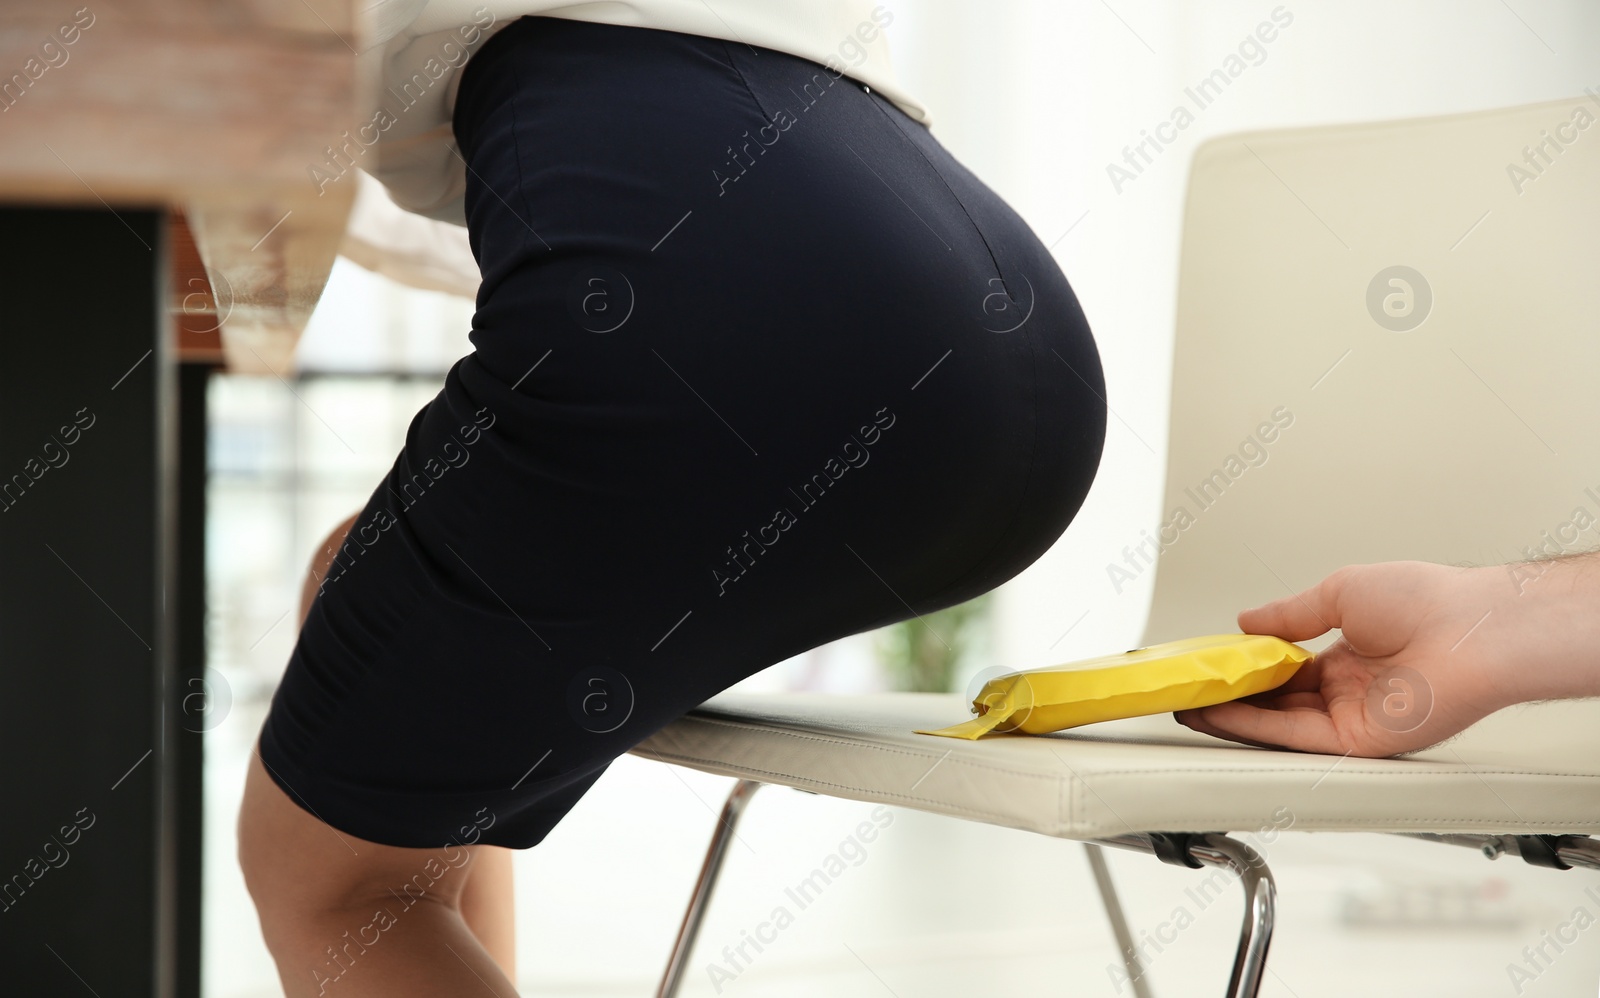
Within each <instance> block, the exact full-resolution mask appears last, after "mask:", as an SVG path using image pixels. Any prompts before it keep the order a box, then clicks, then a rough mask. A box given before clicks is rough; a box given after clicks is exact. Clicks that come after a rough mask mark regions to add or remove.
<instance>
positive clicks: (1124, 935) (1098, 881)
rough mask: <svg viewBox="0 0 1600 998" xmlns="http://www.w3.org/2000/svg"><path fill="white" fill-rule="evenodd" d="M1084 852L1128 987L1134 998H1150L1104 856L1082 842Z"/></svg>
mask: <svg viewBox="0 0 1600 998" xmlns="http://www.w3.org/2000/svg"><path fill="white" fill-rule="evenodd" d="M1083 851H1084V852H1086V853H1088V855H1089V869H1090V870H1092V871H1093V872H1094V885H1095V887H1097V888H1099V890H1100V901H1101V903H1102V904H1104V905H1105V908H1106V921H1108V922H1110V923H1111V934H1112V935H1113V936H1115V937H1116V940H1117V949H1118V950H1119V951H1120V952H1121V953H1122V966H1123V968H1124V969H1126V970H1127V972H1128V983H1129V984H1131V985H1133V998H1153V996H1152V995H1151V993H1150V982H1149V981H1146V980H1145V979H1144V966H1143V965H1142V964H1141V963H1140V962H1139V951H1138V950H1137V949H1135V948H1134V945H1133V933H1131V932H1129V931H1128V919H1127V916H1126V915H1124V914H1123V913H1122V902H1121V901H1120V900H1118V898H1117V886H1116V884H1114V883H1112V882H1111V868H1110V867H1109V866H1107V865H1106V857H1105V854H1104V853H1103V852H1102V851H1101V849H1100V847H1099V846H1097V845H1095V844H1094V843H1093V842H1085V843H1084V844H1083Z"/></svg>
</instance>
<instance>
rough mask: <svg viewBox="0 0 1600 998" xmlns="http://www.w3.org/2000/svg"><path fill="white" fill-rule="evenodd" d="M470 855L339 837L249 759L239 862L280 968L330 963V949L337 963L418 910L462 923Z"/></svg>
mask: <svg viewBox="0 0 1600 998" xmlns="http://www.w3.org/2000/svg"><path fill="white" fill-rule="evenodd" d="M471 850H472V847H446V848H442V849H405V848H400V847H396V846H387V845H382V844H379V843H376V842H369V841H367V840H365V839H361V838H356V837H355V836H352V835H349V834H347V833H344V832H340V831H338V830H337V829H335V828H333V827H332V826H330V825H327V824H325V823H323V822H322V821H321V820H319V819H318V818H316V817H315V816H313V815H312V814H310V813H309V812H307V811H306V810H305V809H303V808H301V807H300V806H299V805H297V804H296V803H295V802H294V801H292V800H291V799H290V798H289V796H288V795H287V794H286V793H284V791H283V789H282V788H281V787H279V786H278V784H277V783H276V782H274V781H273V780H272V779H271V778H270V777H269V776H268V775H267V773H266V770H265V768H264V766H263V763H262V761H261V758H260V756H259V755H256V754H252V755H251V758H250V769H249V773H248V775H247V776H246V779H245V794H244V802H243V804H242V805H241V807H240V810H239V826H238V859H239V866H240V869H241V870H242V871H243V873H244V881H245V887H246V888H247V889H248V890H249V892H250V896H251V899H252V900H253V901H254V902H255V905H256V911H257V913H258V915H259V916H260V920H261V930H262V934H263V936H264V937H265V938H266V942H267V948H268V949H269V950H270V951H271V952H272V955H273V957H274V959H276V960H277V961H279V963H280V965H281V964H284V963H286V962H293V963H296V964H303V963H305V962H306V961H308V960H312V959H313V958H314V959H315V960H316V961H322V960H325V959H327V958H329V954H328V953H327V952H326V950H328V949H329V948H330V947H332V948H333V950H334V954H335V955H336V954H337V953H338V952H339V948H340V947H344V946H350V945H352V944H354V945H356V946H357V947H358V948H361V947H362V946H371V945H372V944H373V941H374V940H376V939H377V938H379V937H381V936H382V935H383V934H385V933H386V932H387V930H388V929H389V928H391V927H392V926H393V925H394V924H396V923H397V922H398V921H400V920H401V919H406V920H407V921H408V922H411V921H416V920H417V918H418V915H417V914H415V913H417V912H433V913H435V914H438V913H440V912H441V911H442V912H448V913H450V914H451V915H452V916H454V917H459V915H460V911H461V895H462V888H463V886H464V884H465V882H466V879H467V871H468V869H469V868H470V865H471V860H472V858H473V852H472V851H471ZM408 912H411V913H413V914H411V915H410V916H409V917H408V915H407V913H408ZM364 936H365V937H367V938H366V939H365V940H364V941H363V937H364Z"/></svg>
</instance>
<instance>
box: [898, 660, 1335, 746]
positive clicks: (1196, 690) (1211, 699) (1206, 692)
mask: <svg viewBox="0 0 1600 998" xmlns="http://www.w3.org/2000/svg"><path fill="white" fill-rule="evenodd" d="M1310 658H1311V652H1309V651H1306V650H1305V649H1304V648H1301V647H1300V646H1299V645H1297V644H1291V643H1290V642H1288V641H1285V640H1283V639H1282V638H1275V637H1269V636H1267V635H1260V634H1213V635H1209V636H1206V637H1199V638H1185V639H1184V640H1182V641H1169V642H1167V643H1166V644H1159V645H1151V646H1150V647H1148V648H1140V649H1137V650H1135V651H1130V652H1124V653H1123V654H1121V655H1106V656H1103V657H1101V658H1091V659H1086V660H1084V661H1082V662H1073V663H1070V664H1068V665H1063V666H1057V667H1056V668H1052V669H1041V670H1038V671H1034V672H1013V673H1009V674H1007V675H1004V676H999V677H996V678H995V679H991V680H989V681H988V682H987V683H985V684H984V685H983V688H982V689H981V690H979V691H978V695H977V697H976V698H975V699H974V700H973V701H972V709H973V710H974V711H976V712H977V714H978V716H977V717H974V718H972V719H971V720H969V721H964V722H962V723H960V724H956V725H952V726H950V727H948V728H940V729H938V730H936V731H925V730H920V729H919V730H918V731H917V734H919V735H943V736H945V737H947V738H966V739H969V740H971V739H978V738H981V737H983V736H984V735H986V734H989V733H991V732H997V731H998V732H1022V733H1023V734H1029V735H1042V734H1046V733H1048V732H1051V731H1061V730H1063V729H1065V728H1075V727H1077V726H1078V725H1080V724H1092V723H1094V722H1096V721H1113V720H1116V719H1118V718H1123V717H1139V716H1142V715H1144V714H1164V713H1168V712H1170V711H1175V710H1188V709H1189V708H1192V707H1209V706H1211V705H1212V704H1217V703H1226V702H1227V701H1229V700H1237V699H1239V698H1240V697H1246V696H1250V695H1251V694H1253V693H1264V692H1266V691H1267V690H1270V689H1275V688H1277V687H1279V686H1282V685H1283V684H1284V683H1286V682H1288V681H1289V677H1291V676H1293V675H1294V674H1295V672H1296V671H1297V670H1298V669H1299V668H1300V666H1301V665H1302V664H1303V663H1305V662H1307V661H1309V660H1310Z"/></svg>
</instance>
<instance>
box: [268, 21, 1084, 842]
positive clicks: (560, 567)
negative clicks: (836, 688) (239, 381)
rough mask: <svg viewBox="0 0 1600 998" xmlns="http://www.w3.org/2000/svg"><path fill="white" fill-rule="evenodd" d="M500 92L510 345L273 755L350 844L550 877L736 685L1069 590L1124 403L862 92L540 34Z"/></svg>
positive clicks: (1058, 293) (937, 172)
mask: <svg viewBox="0 0 1600 998" xmlns="http://www.w3.org/2000/svg"><path fill="white" fill-rule="evenodd" d="M463 73H464V75H463V78H462V80H461V87H460V91H459V97H458V101H457V106H456V110H455V121H454V126H455V133H456V138H457V141H458V143H459V146H460V149H461V153H462V156H463V158H464V159H465V161H466V163H467V176H468V188H467V195H466V197H467V200H466V209H467V221H468V229H469V232H470V235H471V243H472V249H473V252H474V254H475V255H476V257H477V260H478V264H479V267H480V269H481V271H482V275H483V284H482V287H481V289H480V291H479V294H478V300H477V313H476V316H475V317H474V320H473V331H472V337H471V338H472V343H473V345H474V348H475V349H474V352H473V353H472V354H470V355H469V356H467V357H464V358H462V359H461V360H460V361H459V362H457V363H456V364H455V365H454V366H453V367H452V368H451V370H450V372H449V375H448V378H447V379H446V382H445V386H444V388H443V390H442V391H441V392H440V393H439V395H438V396H437V397H436V398H434V399H433V400H432V401H430V402H429V403H428V404H427V405H426V406H425V407H424V408H423V409H422V411H420V412H418V413H417V414H416V416H415V417H414V418H413V420H412V421H411V424H410V427H409V430H408V432H407V435H406V442H405V447H404V449H403V450H402V452H401V453H400V455H399V456H398V457H397V458H396V459H395V463H394V466H393V469H392V470H391V471H390V472H389V474H388V476H387V477H386V478H385V479H384V481H383V482H382V483H381V484H380V485H379V486H378V487H377V488H376V489H375V490H374V491H373V493H372V497H371V499H370V500H369V501H368V502H367V505H366V507H365V509H363V510H362V512H361V513H360V515H359V517H358V519H357V520H356V523H355V526H354V528H353V529H352V530H351V532H350V535H349V538H348V540H347V541H346V543H345V545H344V548H343V550H342V551H341V552H340V554H339V556H338V558H337V559H336V561H335V563H334V565H333V566H332V568H331V569H330V571H329V572H328V574H327V576H326V578H325V579H324V581H323V583H322V587H321V591H320V593H319V595H318V596H317V598H316V600H315V603H314V605H313V607H312V609H311V612H310V616H309V617H308V618H307V620H306V622H305V625H304V628H303V630H302V631H301V634H300V637H299V641H298V643H297V644H296V646H295V649H294V653H293V656H292V657H291V659H290V661H289V665H288V669H287V672H286V674H285V675H284V678H283V681H282V684H281V685H280V686H279V688H278V690H277V692H276V694H275V696H274V698H273V701H272V707H271V711H270V713H269V715H268V717H267V720H266V723H265V726H264V728H263V731H262V733H261V736H260V741H259V750H260V754H261V758H262V760H263V761H264V762H265V763H266V767H267V771H268V773H269V774H270V775H271V776H272V778H273V779H274V780H275V781H276V782H277V783H278V784H279V786H281V787H282V788H283V790H284V791H285V792H286V793H287V794H288V795H289V796H290V797H291V798H292V799H293V800H295V801H296V802H297V803H299V804H300V805H301V806H302V807H304V808H306V809H307V810H308V811H310V812H312V813H314V814H315V815H317V816H318V817H320V818H321V819H322V820H323V821H326V822H327V823H329V824H331V825H332V826H333V827H335V828H337V829H340V830H343V831H345V832H348V833H350V834H352V835H355V836H359V837H361V838H365V839H370V840H373V841H376V842H380V843H385V844H389V845H395V846H411V847H435V846H440V845H444V844H446V843H450V842H457V843H461V842H466V843H476V842H482V843H489V844H495V845H502V846H512V847H518V848H523V847H528V846H532V845H534V844H536V843H537V842H539V841H540V840H541V839H542V838H543V837H544V836H545V835H546V834H548V833H549V831H550V829H551V828H553V827H554V826H555V824H556V823H557V822H558V821H560V820H561V818H562V816H563V815H564V814H565V813H566V812H567V811H568V810H569V809H571V808H572V806H573V805H574V804H575V803H576V802H577V800H578V799H579V798H580V797H581V796H582V795H583V793H584V792H585V791H586V790H587V789H588V788H589V786H590V785H591V784H592V783H593V782H594V781H595V780H596V779H597V778H598V777H599V775H600V774H601V773H602V772H603V771H604V770H605V769H606V767H607V765H609V763H610V762H611V760H612V759H614V758H616V757H617V756H618V755H620V754H621V753H623V752H625V751H627V750H628V749H629V748H630V747H631V746H633V745H634V744H636V743H637V742H639V741H640V740H642V739H644V738H645V737H646V736H648V735H650V734H651V733H653V732H655V731H656V730H658V729H660V728H661V727H662V726H664V725H666V724H667V723H668V722H670V721H671V720H673V719H674V718H676V717H678V716H679V715H681V714H683V713H685V712H686V711H688V710H690V709H691V708H693V707H694V706H695V705H697V704H699V703H700V702H702V701H704V700H706V699H707V698H709V697H711V696H712V695H713V694H715V693H717V692H718V691H720V690H722V689H725V688H726V687H728V686H730V685H732V684H733V683H735V682H737V681H739V680H740V679H742V678H744V677H746V676H749V675H750V674H752V673H754V672H756V671H758V670H760V669H763V668H766V667H767V666H769V665H772V664H774V663H776V662H779V661H782V660H783V659H785V658H788V657H790V656H792V655H795V654H798V653H800V652H803V651H805V650H807V649H809V648H813V647H815V646H817V645H820V644H823V643H825V642H828V641H831V640H833V639H835V638H840V637H844V636H845V635H849V634H853V633H856V632H859V631H863V630H867V629H869V628H874V627H879V626H882V625H885V624H890V623H893V622H895V621H900V620H904V619H908V618H910V617H912V616H913V615H920V614H926V613H929V612H930V611H933V610H937V609H940V608H943V607H946V606H949V605H952V604H955V603H958V602H961V601H964V600H968V599H971V598H973V597H975V596H978V595H980V594H982V593H984V592H986V591H988V590H990V589H993V588H994V587H996V586H998V585H999V584H1000V583H1002V582H1004V581H1006V580H1007V579H1009V578H1011V577H1012V576H1014V575H1016V574H1017V573H1018V572H1020V571H1021V570H1022V569H1023V568H1025V567H1026V566H1027V565H1029V564H1030V563H1032V562H1033V561H1034V560H1035V559H1037V558H1038V557H1039V556H1040V555H1041V554H1042V553H1043V552H1044V551H1045V549H1047V548H1048V547H1049V546H1050V545H1051V544H1052V543H1053V542H1054V541H1055V540H1056V539H1057V537H1059V536H1060V535H1061V533H1062V531H1063V530H1065V529H1066V527H1067V524H1068V523H1069V522H1070V521H1071V520H1072V518H1073V516H1074V515H1075V514H1076V512H1077V511H1078V508H1079V506H1080V505H1081V504H1082V502H1083V499H1084V496H1085V494H1086V493H1087V491H1088V489H1089V485H1090V482H1091V480H1092V479H1093V477H1094V474H1095V470H1096V468H1097V466H1098V463H1099V459H1100V452H1101V445H1102V443H1103V440H1104V435H1105V421H1106V407H1105V403H1104V400H1103V395H1104V391H1105V388H1104V382H1103V379H1102V374H1101V368H1100V362H1099V358H1098V355H1097V353H1096V350H1095V346H1094V341H1093V339H1092V338H1091V336H1090V333H1089V329H1088V326H1087V324H1086V323H1085V320H1084V316H1083V313H1082V311H1081V310H1080V308H1079V305H1078V302H1077V300H1076V298H1075V297H1074V295H1073V292H1072V289H1071V288H1070V287H1069V286H1068V284H1067V281H1066V279H1065V278H1064V277H1063V276H1062V274H1061V271H1060V269H1059V268H1058V267H1057V265H1056V263H1055V262H1054V260H1053V259H1052V258H1051V256H1050V254H1049V252H1048V251H1047V250H1046V248H1045V247H1044V246H1043V245H1042V244H1041V243H1040V241H1039V239H1038V238H1037V237H1036V236H1035V235H1034V233H1033V232H1032V231H1031V230H1030V229H1029V228H1028V226H1027V225H1026V224H1025V223H1024V222H1023V221H1022V220H1021V219H1020V218H1019V217H1018V216H1017V215H1016V213H1015V212H1013V211H1012V210H1011V209H1010V208H1009V207H1008V206H1007V205H1006V204H1005V202H1004V201H1002V200H1001V199H1000V198H999V197H997V196H996V195H995V194H994V192H993V191H991V190H990V189H989V188H988V187H986V186H984V184H983V183H982V182H981V181H979V180H978V179H977V178H976V177H974V176H973V175H972V174H971V173H970V172H968V171H967V170H966V169H965V168H964V167H963V166H962V165H961V164H960V163H958V162H957V161H956V160H955V159H954V158H953V157H952V156H951V155H950V153H949V152H947V151H946V150H945V149H944V148H943V147H942V146H941V145H940V144H939V143H938V142H937V141H936V140H935V139H934V138H933V137H932V136H931V134H930V133H929V132H928V131H927V130H926V129H924V128H923V127H922V126H920V125H918V124H916V123H915V122H914V121H912V120H911V119H910V118H908V117H907V116H906V115H905V114H904V113H903V112H901V111H900V110H899V109H897V108H896V107H895V106H894V105H893V104H892V103H891V102H889V101H888V100H886V99H885V98H884V97H882V96H881V95H879V94H877V93H874V92H870V91H869V90H868V88H866V87H865V86H863V85H862V84H860V83H858V82H856V81H854V80H853V79H851V78H850V77H849V76H848V75H837V76H836V75H834V73H833V72H832V71H831V70H830V69H828V68H825V67H823V66H822V65H819V64H817V63H813V62H809V61H807V60H805V59H801V58H797V57H795V56H791V55H787V54H783V53H779V52H776V51H772V50H768V49H761V48H751V47H748V46H744V45H741V44H738V43H724V42H722V41H719V40H715V39H710V38H703V37H699V36H694V35H686V34H679V33H675V32H669V31H659V30H653V29H646V28H636V27H621V26H612V25H602V24H593V23H586V22H581V21H572V20H564V19H554V18H542V17H528V18H523V19H520V20H518V21H516V22H514V23H512V24H511V25H509V26H507V27H506V28H504V29H503V30H502V31H501V32H500V33H498V34H497V35H495V36H494V37H493V38H491V39H490V40H489V41H488V42H486V43H485V44H484V47H483V48H482V50H480V52H479V53H478V54H477V55H476V56H475V57H474V58H473V59H472V60H471V62H470V63H469V64H468V65H467V66H466V67H465V69H464V70H463ZM1062 613H1063V616H1064V618H1065V617H1069V616H1071V615H1072V611H1071V609H1070V608H1063V610H1062Z"/></svg>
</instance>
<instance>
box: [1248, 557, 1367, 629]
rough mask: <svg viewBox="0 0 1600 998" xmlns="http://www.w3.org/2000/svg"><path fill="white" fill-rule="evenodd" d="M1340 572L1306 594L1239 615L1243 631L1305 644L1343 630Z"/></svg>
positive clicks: (1277, 601) (1308, 590) (1273, 602)
mask: <svg viewBox="0 0 1600 998" xmlns="http://www.w3.org/2000/svg"><path fill="white" fill-rule="evenodd" d="M1341 582H1342V579H1341V576H1340V574H1339V573H1338V572H1335V573H1334V574H1333V575H1330V576H1328V577H1327V578H1326V579H1323V580H1322V581H1321V582H1319V583H1317V584H1316V585H1314V586H1312V587H1311V588H1310V589H1307V590H1306V591H1304V592H1301V593H1296V594H1295V595H1293V596H1285V597H1283V598H1282V599H1276V600H1273V601H1272V602H1271V603H1268V604H1266V605H1265V606H1258V607H1256V608H1255V609H1253V610H1245V611H1244V612H1242V613H1240V614H1239V630H1241V631H1243V632H1244V633H1246V634H1271V635H1274V636H1276V637H1280V638H1283V639H1284V640H1285V641H1305V640H1306V639H1308V638H1314V637H1316V636H1317V635H1319V634H1324V633H1326V632H1328V631H1330V630H1332V629H1333V628H1335V627H1338V626H1339V604H1338V589H1339V586H1340V584H1341Z"/></svg>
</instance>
